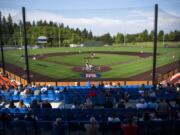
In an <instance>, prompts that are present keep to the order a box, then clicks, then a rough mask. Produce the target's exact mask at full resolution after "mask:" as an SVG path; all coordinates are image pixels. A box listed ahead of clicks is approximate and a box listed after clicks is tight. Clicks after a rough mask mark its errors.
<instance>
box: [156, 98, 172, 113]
mask: <svg viewBox="0 0 180 135" xmlns="http://www.w3.org/2000/svg"><path fill="white" fill-rule="evenodd" d="M157 110H158V112H160V113H167V112H168V111H169V106H168V104H167V103H166V101H165V100H164V99H160V103H159V104H158V108H157Z"/></svg>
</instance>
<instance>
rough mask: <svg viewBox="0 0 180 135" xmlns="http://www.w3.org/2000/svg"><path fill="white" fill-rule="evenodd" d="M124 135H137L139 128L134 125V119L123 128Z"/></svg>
mask: <svg viewBox="0 0 180 135" xmlns="http://www.w3.org/2000/svg"><path fill="white" fill-rule="evenodd" d="M121 129H122V131H123V135H137V130H138V126H137V125H136V124H133V122H132V119H129V120H128V124H123V125H122V126H121Z"/></svg>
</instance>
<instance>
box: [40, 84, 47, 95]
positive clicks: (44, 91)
mask: <svg viewBox="0 0 180 135" xmlns="http://www.w3.org/2000/svg"><path fill="white" fill-rule="evenodd" d="M47 91H48V88H47V86H46V85H44V86H43V87H42V88H41V93H44V94H46V93H47Z"/></svg>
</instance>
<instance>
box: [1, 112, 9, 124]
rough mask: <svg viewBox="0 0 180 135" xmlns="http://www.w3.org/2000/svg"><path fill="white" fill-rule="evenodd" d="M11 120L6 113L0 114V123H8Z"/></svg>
mask: <svg viewBox="0 0 180 135" xmlns="http://www.w3.org/2000/svg"><path fill="white" fill-rule="evenodd" d="M11 120H12V117H11V116H10V115H9V114H8V113H6V112H1V113H0V121H2V122H9V121H11Z"/></svg>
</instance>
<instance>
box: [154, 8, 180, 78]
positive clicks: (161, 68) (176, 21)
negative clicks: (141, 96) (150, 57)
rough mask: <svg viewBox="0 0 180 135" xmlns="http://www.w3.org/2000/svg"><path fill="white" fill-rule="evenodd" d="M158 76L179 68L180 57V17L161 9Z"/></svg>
mask: <svg viewBox="0 0 180 135" xmlns="http://www.w3.org/2000/svg"><path fill="white" fill-rule="evenodd" d="M157 53H158V55H157V74H156V75H157V78H161V80H163V79H167V78H168V75H166V76H165V77H164V78H163V75H164V74H166V73H168V72H169V73H170V72H171V71H173V70H175V69H178V68H179V60H180V59H179V58H180V17H179V16H176V15H173V13H169V12H167V11H165V10H164V9H159V15H158V49H157Z"/></svg>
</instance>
